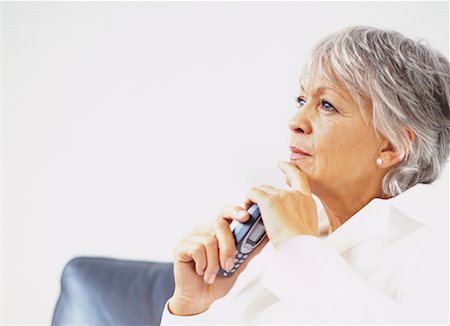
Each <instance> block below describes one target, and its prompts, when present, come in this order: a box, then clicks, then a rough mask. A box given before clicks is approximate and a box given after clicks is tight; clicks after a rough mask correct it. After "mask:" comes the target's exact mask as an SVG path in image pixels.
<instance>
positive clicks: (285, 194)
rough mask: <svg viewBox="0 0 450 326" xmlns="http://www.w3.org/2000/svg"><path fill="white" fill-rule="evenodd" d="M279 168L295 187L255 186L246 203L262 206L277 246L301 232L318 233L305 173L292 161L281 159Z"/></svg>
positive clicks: (263, 215)
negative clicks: (285, 188) (287, 188)
mask: <svg viewBox="0 0 450 326" xmlns="http://www.w3.org/2000/svg"><path fill="white" fill-rule="evenodd" d="M278 167H279V168H280V169H281V171H283V172H284V173H285V174H286V183H287V184H288V185H289V186H290V187H291V189H292V190H280V189H276V188H275V187H272V186H268V185H263V186H260V187H256V188H252V189H251V190H250V191H249V193H248V194H247V198H246V200H245V204H244V206H245V207H246V208H247V209H248V208H249V207H250V206H251V205H252V204H253V203H256V204H257V205H258V206H259V210H260V212H261V217H262V219H263V221H264V227H265V228H266V232H267V235H268V237H269V239H270V241H271V242H272V243H273V245H274V247H275V248H276V249H279V248H281V247H282V246H283V244H284V243H286V242H287V241H288V240H289V239H291V238H293V237H295V236H298V235H313V236H317V235H318V225H317V207H316V203H315V202H314V199H313V198H312V196H311V189H310V187H309V183H308V179H307V177H306V175H305V174H304V173H303V172H302V171H301V170H300V169H299V168H298V167H297V166H296V165H295V164H293V163H291V162H286V161H280V162H279V163H278Z"/></svg>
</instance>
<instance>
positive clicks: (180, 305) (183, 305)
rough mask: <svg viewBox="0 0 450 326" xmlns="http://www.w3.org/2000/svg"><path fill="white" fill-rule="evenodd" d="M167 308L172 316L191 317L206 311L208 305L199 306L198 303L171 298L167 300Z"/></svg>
mask: <svg viewBox="0 0 450 326" xmlns="http://www.w3.org/2000/svg"><path fill="white" fill-rule="evenodd" d="M167 308H168V309H169V312H170V313H171V314H172V315H177V316H193V315H198V314H201V313H202V312H205V311H206V310H208V308H209V305H206V304H204V305H201V304H200V305H199V304H198V302H189V301H186V300H184V299H182V298H178V297H176V296H173V297H172V298H170V299H169V303H168V305H167Z"/></svg>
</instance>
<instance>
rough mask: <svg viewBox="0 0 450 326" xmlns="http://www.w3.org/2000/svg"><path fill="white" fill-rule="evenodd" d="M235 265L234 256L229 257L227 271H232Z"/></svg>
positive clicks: (226, 265)
mask: <svg viewBox="0 0 450 326" xmlns="http://www.w3.org/2000/svg"><path fill="white" fill-rule="evenodd" d="M233 267H234V260H233V259H232V258H228V259H227V262H226V264H225V269H226V270H227V272H229V271H231V270H232V269H233Z"/></svg>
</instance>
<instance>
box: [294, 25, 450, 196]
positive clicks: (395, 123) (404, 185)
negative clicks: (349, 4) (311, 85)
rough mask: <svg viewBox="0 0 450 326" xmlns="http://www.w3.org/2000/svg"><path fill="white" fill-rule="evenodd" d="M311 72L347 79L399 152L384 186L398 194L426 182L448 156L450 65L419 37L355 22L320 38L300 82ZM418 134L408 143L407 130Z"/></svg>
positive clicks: (357, 99) (387, 191)
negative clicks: (356, 24)
mask: <svg viewBox="0 0 450 326" xmlns="http://www.w3.org/2000/svg"><path fill="white" fill-rule="evenodd" d="M314 73H319V74H320V75H322V76H324V78H326V79H327V80H328V81H329V82H332V83H338V84H342V83H343V84H344V85H345V87H346V88H347V91H349V93H350V94H351V96H352V97H353V99H354V100H355V102H356V103H357V104H358V106H359V108H360V110H361V111H362V114H363V117H365V118H367V117H368V112H366V110H363V107H365V106H367V105H369V106H370V107H371V108H372V121H373V125H374V128H375V130H376V132H377V133H379V134H382V135H384V136H385V137H386V139H387V140H388V141H389V142H390V143H391V145H392V146H393V148H394V149H395V150H396V151H398V152H399V153H400V155H401V158H402V161H401V162H400V163H398V164H397V165H395V166H394V167H393V168H392V169H391V170H390V171H389V172H388V173H387V174H386V175H385V177H384V179H383V184H382V189H383V192H384V193H385V194H387V195H389V196H396V195H398V194H400V193H402V192H403V191H405V190H407V189H409V188H410V187H412V186H414V185H416V184H418V183H427V184H428V183H431V182H433V181H434V180H436V178H437V177H438V176H439V175H440V173H441V171H442V169H443V167H444V166H445V164H446V162H447V159H448V156H449V143H450V108H449V102H450V90H449V87H450V64H449V62H448V60H447V58H445V57H444V56H443V55H442V54H440V53H439V52H437V51H435V50H433V49H432V48H431V47H430V46H429V45H428V43H426V41H424V40H418V41H413V40H411V39H409V38H407V37H405V36H403V35H402V34H400V33H398V32H395V31H390V30H382V29H377V28H373V27H366V26H356V27H350V28H346V29H344V30H342V31H340V32H338V33H335V34H332V35H329V36H327V37H326V38H324V39H323V40H322V41H321V42H319V43H318V44H317V45H316V46H315V48H314V49H313V51H312V55H311V58H310V60H309V61H308V62H307V63H306V65H305V66H304V67H303V70H302V73H301V84H302V85H304V86H305V87H306V86H307V85H308V82H311V79H312V78H311V77H312V76H314ZM408 128H409V129H410V130H412V132H413V133H414V134H415V136H416V137H415V140H414V142H412V143H411V141H410V138H409V137H408V131H407V129H408Z"/></svg>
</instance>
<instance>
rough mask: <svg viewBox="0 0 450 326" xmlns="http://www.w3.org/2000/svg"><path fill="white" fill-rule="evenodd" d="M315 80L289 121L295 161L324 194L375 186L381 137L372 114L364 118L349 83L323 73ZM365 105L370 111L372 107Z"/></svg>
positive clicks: (303, 91)
mask: <svg viewBox="0 0 450 326" xmlns="http://www.w3.org/2000/svg"><path fill="white" fill-rule="evenodd" d="M310 84H311V86H310V88H309V89H304V88H303V87H301V90H300V96H299V97H298V111H297V113H296V114H295V115H294V116H293V117H292V119H291V120H290V121H289V128H290V129H291V131H292V134H291V144H290V145H291V161H293V162H294V163H295V164H296V165H297V166H298V167H299V168H300V169H301V170H302V171H303V172H304V173H305V174H306V175H307V176H308V180H309V182H310V185H311V190H312V192H313V193H314V194H316V195H318V196H319V197H320V195H321V193H324V192H326V193H327V194H330V192H331V193H340V194H342V193H345V192H351V191H352V189H361V190H362V189H365V188H361V187H372V188H373V187H374V182H375V180H376V182H377V183H379V179H378V178H375V175H377V174H379V169H377V166H376V159H377V155H378V153H379V150H380V145H381V139H380V138H379V137H378V136H377V135H376V133H375V130H374V128H373V126H372V122H371V120H370V118H367V120H364V118H363V116H362V114H361V112H360V109H359V108H358V106H357V104H356V103H355V102H354V100H353V99H352V97H351V95H350V94H349V93H348V92H347V91H346V90H345V89H344V88H343V87H339V85H336V84H331V83H330V82H326V81H325V80H324V79H323V78H316V79H314V80H313V81H312V83H310ZM364 110H367V112H368V113H369V111H368V110H369V108H364ZM367 116H368V117H369V116H370V114H367ZM293 147H296V148H297V149H298V150H300V153H296V149H295V148H293ZM302 152H303V153H302ZM377 170H378V171H377ZM355 187H356V188H355ZM377 187H378V185H377Z"/></svg>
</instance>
